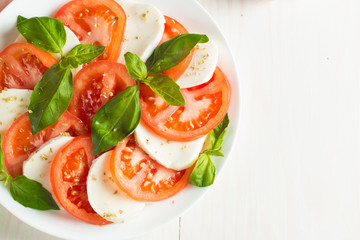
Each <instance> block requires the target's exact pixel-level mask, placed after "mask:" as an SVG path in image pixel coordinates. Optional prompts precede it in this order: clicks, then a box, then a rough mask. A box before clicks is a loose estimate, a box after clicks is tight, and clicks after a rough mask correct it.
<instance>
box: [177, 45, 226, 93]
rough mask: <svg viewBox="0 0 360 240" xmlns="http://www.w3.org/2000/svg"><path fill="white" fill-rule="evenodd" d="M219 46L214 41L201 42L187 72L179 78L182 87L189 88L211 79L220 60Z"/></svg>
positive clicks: (178, 82)
mask: <svg viewBox="0 0 360 240" xmlns="http://www.w3.org/2000/svg"><path fill="white" fill-rule="evenodd" d="M218 56H219V52H218V48H217V46H216V44H215V43H214V42H213V41H209V42H207V43H199V44H198V45H196V47H195V51H194V56H193V59H192V60H191V63H190V65H189V67H188V69H187V70H186V71H185V73H184V74H183V75H182V76H181V77H180V78H179V79H178V80H177V82H176V83H177V84H178V85H179V86H180V88H189V87H194V86H198V85H201V84H203V83H206V82H207V81H209V80H210V79H211V78H212V76H213V74H214V71H215V68H216V65H217V62H218Z"/></svg>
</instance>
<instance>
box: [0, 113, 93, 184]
mask: <svg viewBox="0 0 360 240" xmlns="http://www.w3.org/2000/svg"><path fill="white" fill-rule="evenodd" d="M86 132H87V130H86V129H85V126H84V124H83V123H82V122H81V121H80V119H78V118H77V117H75V116H74V115H72V114H71V113H69V112H67V111H66V112H65V113H64V114H63V115H62V116H61V117H60V119H59V120H58V121H57V122H56V123H55V124H54V125H52V126H49V127H47V128H45V129H44V130H42V131H41V132H39V133H38V134H36V135H35V136H33V135H32V132H31V126H30V119H29V116H28V114H27V113H24V114H23V115H21V116H20V117H18V118H17V119H16V120H15V122H13V124H12V125H11V126H10V128H9V129H8V130H7V131H6V133H5V137H4V140H3V142H2V149H3V151H4V158H5V159H4V160H5V166H6V168H7V170H8V171H9V173H10V174H11V176H13V177H16V176H19V175H22V165H23V162H24V161H25V160H27V159H28V157H29V156H30V154H31V153H33V152H34V151H35V150H36V149H37V148H38V147H40V146H41V145H42V144H43V143H45V142H47V141H48V140H50V139H51V138H54V137H57V136H59V135H71V136H78V135H81V134H85V133H86Z"/></svg>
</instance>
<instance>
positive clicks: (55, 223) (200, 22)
mask: <svg viewBox="0 0 360 240" xmlns="http://www.w3.org/2000/svg"><path fill="white" fill-rule="evenodd" d="M66 2H68V0H14V1H13V2H12V3H10V5H8V7H6V8H5V9H4V10H3V11H2V12H1V13H0V50H2V49H4V48H5V47H6V46H7V45H8V44H10V43H12V42H13V41H14V40H15V38H16V37H17V35H18V32H17V30H16V27H15V23H16V17H17V15H19V14H20V15H23V16H25V17H33V16H52V15H53V14H54V13H55V12H56V11H57V9H58V8H59V7H61V6H62V5H63V4H64V3H66ZM140 2H150V3H152V4H153V5H155V6H156V7H158V8H159V9H160V11H162V13H163V14H165V15H168V16H171V17H173V18H175V19H177V20H179V22H181V23H182V24H183V25H184V26H185V27H186V28H187V29H188V31H189V32H194V33H205V34H207V35H208V36H209V37H210V38H211V39H212V40H214V41H215V42H216V44H217V46H218V48H219V64H218V65H219V66H220V68H221V69H222V70H223V71H224V72H225V74H226V75H227V77H228V79H229V80H230V83H231V87H232V99H231V105H230V110H229V117H230V124H231V125H230V130H229V131H228V134H227V136H226V139H225V141H224V148H223V153H224V154H225V156H229V155H230V151H231V148H232V146H233V143H234V142H235V140H236V133H237V132H238V131H237V130H238V126H239V120H240V91H239V78H238V74H237V70H236V65H235V61H234V58H233V56H232V53H231V51H230V49H229V46H228V44H227V42H226V40H225V38H224V36H223V34H222V33H221V31H220V29H219V27H218V26H217V25H216V23H215V22H214V20H213V19H212V18H211V16H210V15H209V14H208V13H207V12H206V10H205V9H203V8H202V7H201V6H200V4H199V3H198V2H197V1H195V0H181V1H180V0H178V1H169V0H151V1H149V0H141V1H140ZM234 24H236V23H234ZM228 160H229V159H226V157H225V158H219V159H217V160H216V161H215V165H216V167H217V175H218V176H219V175H220V173H221V172H222V169H223V167H224V165H225V163H226V161H228ZM218 176H217V177H218ZM208 189H209V188H196V187H193V186H189V187H187V188H186V189H184V190H183V191H182V192H180V193H179V194H177V195H176V196H175V197H173V198H171V199H168V200H165V201H162V202H157V203H151V204H149V206H147V207H146V208H145V209H144V211H143V212H142V213H141V214H140V215H139V216H138V217H137V218H135V219H133V220H132V221H128V222H125V223H123V224H111V225H107V226H102V227H99V226H93V225H90V224H86V223H83V222H81V221H79V220H77V219H75V218H73V217H72V216H69V215H68V214H59V213H58V212H56V211H45V212H42V211H37V210H32V209H29V208H25V207H23V206H21V205H20V204H18V203H17V202H15V201H14V200H13V199H12V198H11V196H10V194H9V191H8V189H6V188H5V187H4V186H3V184H2V183H0V204H2V205H3V206H4V207H5V208H7V209H8V210H9V211H10V212H11V213H12V214H14V215H15V216H16V217H18V218H19V219H20V220H22V221H23V222H25V223H27V224H29V225H30V226H32V227H34V228H36V229H38V230H40V231H43V232H45V233H48V234H50V235H54V236H57V237H61V238H66V239H79V240H81V239H84V240H85V239H86V240H91V239H106V238H107V239H129V238H133V237H136V236H139V235H142V234H144V233H147V232H149V231H152V230H154V229H155V228H158V227H160V226H162V225H163V224H165V223H168V222H170V221H171V220H173V219H174V218H176V217H179V216H180V215H182V214H184V212H185V211H186V210H187V209H189V208H190V207H191V206H193V205H194V204H195V203H196V202H197V201H199V200H200V198H201V197H202V196H203V195H204V194H205V193H206V191H207V190H208Z"/></svg>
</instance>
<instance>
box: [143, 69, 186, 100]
mask: <svg viewBox="0 0 360 240" xmlns="http://www.w3.org/2000/svg"><path fill="white" fill-rule="evenodd" d="M144 83H145V84H146V85H148V86H149V87H150V88H151V89H152V90H153V91H154V92H155V93H156V94H157V95H159V96H160V97H161V98H162V99H164V100H165V102H167V103H168V104H170V105H173V106H185V99H184V97H183V95H182V94H181V92H180V87H179V85H177V84H176V83H175V82H174V80H172V79H171V78H170V77H169V76H168V75H164V74H161V73H158V74H155V75H151V76H149V77H148V78H147V79H146V80H145V81H144Z"/></svg>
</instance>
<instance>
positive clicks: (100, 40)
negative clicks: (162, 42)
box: [55, 0, 126, 61]
mask: <svg viewBox="0 0 360 240" xmlns="http://www.w3.org/2000/svg"><path fill="white" fill-rule="evenodd" d="M55 18H57V19H59V20H61V21H63V22H64V24H65V26H67V27H68V28H70V29H71V30H72V31H73V32H74V33H75V35H76V36H77V37H78V39H79V41H80V43H83V44H94V45H102V46H105V47H106V49H105V51H104V53H103V54H102V55H101V56H99V57H98V58H96V60H95V61H97V60H111V61H117V59H118V58H119V56H120V51H121V44H122V41H123V35H124V30H125V25H126V15H125V12H124V10H123V8H122V7H121V6H120V5H119V4H118V3H117V2H116V1H114V0H102V1H98V0H73V1H70V2H68V3H67V4H65V5H64V6H63V7H61V8H60V10H59V11H58V12H57V13H56V14H55Z"/></svg>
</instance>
